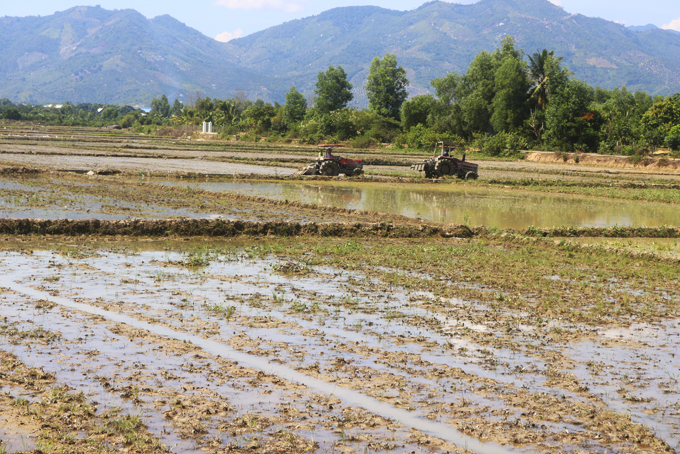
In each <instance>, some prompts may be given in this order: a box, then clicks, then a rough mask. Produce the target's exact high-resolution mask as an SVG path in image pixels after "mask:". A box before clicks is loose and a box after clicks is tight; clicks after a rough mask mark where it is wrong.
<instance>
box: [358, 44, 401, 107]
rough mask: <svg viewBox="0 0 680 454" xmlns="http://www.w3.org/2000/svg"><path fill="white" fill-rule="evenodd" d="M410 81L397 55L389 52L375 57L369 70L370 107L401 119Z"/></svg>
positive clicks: (367, 91)
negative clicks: (381, 56) (399, 63)
mask: <svg viewBox="0 0 680 454" xmlns="http://www.w3.org/2000/svg"><path fill="white" fill-rule="evenodd" d="M408 85H409V81H408V79H407V78H406V70H405V69H404V68H403V67H401V66H397V57H396V56H395V55H394V54H390V53H387V54H385V56H384V57H383V58H382V60H381V59H380V58H379V57H375V58H374V59H373V61H372V62H371V67H370V68H369V70H368V83H367V84H366V94H367V95H368V107H369V109H370V110H371V111H372V112H376V113H377V114H379V115H382V116H384V117H388V118H394V119H399V116H400V112H401V105H402V104H403V103H404V101H406V98H408V90H407V89H406V88H407V87H408Z"/></svg>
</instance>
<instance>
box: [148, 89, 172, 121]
mask: <svg viewBox="0 0 680 454" xmlns="http://www.w3.org/2000/svg"><path fill="white" fill-rule="evenodd" d="M151 115H155V116H159V117H163V118H168V117H169V116H170V103H169V102H168V97H167V96H165V95H162V96H161V99H156V98H154V99H152V100H151Z"/></svg>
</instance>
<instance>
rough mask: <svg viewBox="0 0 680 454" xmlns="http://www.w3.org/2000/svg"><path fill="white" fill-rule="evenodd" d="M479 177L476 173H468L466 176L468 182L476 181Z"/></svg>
mask: <svg viewBox="0 0 680 454" xmlns="http://www.w3.org/2000/svg"><path fill="white" fill-rule="evenodd" d="M477 177H478V175H477V174H476V173H475V172H468V173H466V174H465V179H466V180H476V179H477Z"/></svg>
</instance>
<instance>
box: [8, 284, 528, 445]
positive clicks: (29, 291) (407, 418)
mask: <svg viewBox="0 0 680 454" xmlns="http://www.w3.org/2000/svg"><path fill="white" fill-rule="evenodd" d="M14 277H16V276H12V275H5V276H3V277H2V278H0V286H2V287H4V288H7V289H10V290H12V291H15V292H17V293H21V294H23V295H26V296H29V297H33V298H39V299H42V300H46V301H49V302H51V303H54V304H57V305H60V306H62V307H66V308H69V309H74V310H78V311H81V312H85V313H88V314H91V315H96V316H100V317H103V318H104V319H106V320H108V321H111V322H115V323H121V324H124V325H128V326H131V327H134V328H137V329H143V330H146V331H148V332H149V333H152V334H155V335H159V336H163V337H166V338H170V339H175V340H179V341H187V342H191V343H192V344H193V345H195V346H197V347H199V348H201V349H203V350H204V351H206V352H208V353H211V354H213V355H218V356H221V357H225V358H228V359H229V360H232V361H237V362H239V363H242V364H244V365H246V366H248V367H250V368H253V369H256V370H260V371H262V372H265V373H267V374H273V375H276V376H278V377H280V378H283V379H285V380H288V381H290V382H293V383H299V384H303V385H305V386H307V387H309V388H310V389H312V390H314V391H315V392H318V393H319V394H322V395H326V396H329V397H335V398H338V399H340V400H341V401H342V402H343V403H345V404H347V405H349V406H351V407H359V408H363V409H365V410H368V411H370V412H372V413H374V414H377V415H380V416H382V417H384V418H386V419H396V420H398V421H399V423H401V424H403V425H405V426H407V427H411V428H413V429H416V430H419V431H421V432H423V433H425V434H428V435H431V436H434V437H436V438H439V439H441V440H444V441H447V442H450V443H453V444H455V445H457V446H461V447H465V448H466V449H468V450H472V451H474V452H477V453H480V454H486V453H489V454H502V453H511V452H518V451H517V450H516V449H512V448H508V447H505V446H500V445H498V444H496V443H492V442H489V443H482V442H481V441H480V440H478V439H476V438H472V437H469V436H467V435H464V434H463V433H461V432H459V431H457V430H456V429H454V428H453V427H451V426H450V425H446V424H440V423H436V422H432V421H430V420H428V419H427V417H426V415H420V414H417V413H414V412H409V411H406V410H401V409H398V408H395V407H393V406H390V405H387V404H385V403H384V402H381V401H379V400H377V399H374V398H372V397H369V396H367V395H365V394H363V393H360V392H357V391H354V390H351V389H347V388H340V387H337V386H336V385H333V384H330V383H327V382H325V381H322V380H319V379H315V378H312V377H309V376H308V375H306V374H303V373H300V372H297V371H295V370H293V369H291V368H289V367H286V366H283V365H279V364H275V363H271V362H270V361H268V360H267V359H266V358H260V357H256V356H252V355H249V354H245V353H242V352H240V351H237V350H234V349H232V348H230V347H228V346H227V345H224V344H222V343H219V342H216V341H213V340H210V339H204V338H203V337H199V336H194V335H190V334H186V333H181V332H178V331H175V330H172V329H169V328H166V327H164V326H159V325H154V324H151V323H147V322H144V321H140V320H138V319H135V318H133V317H129V316H127V315H123V314H119V313H115V312H110V311H106V310H102V309H99V308H95V307H92V306H90V305H87V304H82V303H77V302H75V301H72V300H70V299H68V298H63V297H56V296H52V295H50V294H49V293H47V292H42V291H39V290H35V289H33V288H30V287H26V286H24V285H20V284H17V283H16V282H14V281H13V278H14Z"/></svg>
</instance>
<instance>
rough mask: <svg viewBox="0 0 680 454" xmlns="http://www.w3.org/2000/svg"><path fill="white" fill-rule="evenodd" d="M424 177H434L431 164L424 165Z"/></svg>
mask: <svg viewBox="0 0 680 454" xmlns="http://www.w3.org/2000/svg"><path fill="white" fill-rule="evenodd" d="M425 178H427V179H431V178H435V173H434V169H433V168H432V166H425Z"/></svg>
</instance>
